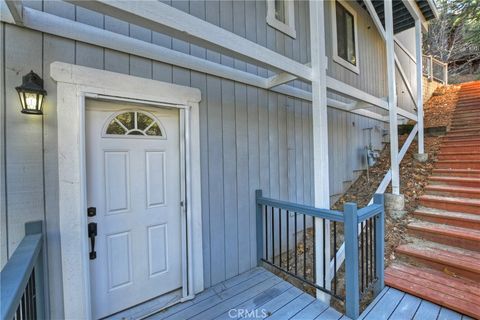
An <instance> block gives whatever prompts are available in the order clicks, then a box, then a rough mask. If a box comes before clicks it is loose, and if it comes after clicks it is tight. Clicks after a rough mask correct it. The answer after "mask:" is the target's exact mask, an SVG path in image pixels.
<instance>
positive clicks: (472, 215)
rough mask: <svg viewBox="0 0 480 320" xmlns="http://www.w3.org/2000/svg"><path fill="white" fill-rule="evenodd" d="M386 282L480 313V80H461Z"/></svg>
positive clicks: (476, 315) (460, 309)
mask: <svg viewBox="0 0 480 320" xmlns="http://www.w3.org/2000/svg"><path fill="white" fill-rule="evenodd" d="M419 204H420V206H419V207H418V208H417V210H416V211H415V212H414V217H415V218H416V220H415V222H412V223H410V224H409V225H408V226H407V229H408V233H409V239H410V241H409V243H407V244H404V245H400V246H399V247H397V248H396V254H397V256H398V260H397V261H396V262H395V263H393V264H392V265H391V266H390V267H388V268H387V270H386V271H385V282H386V284H387V285H389V286H391V287H394V288H397V289H399V290H402V291H405V292H408V293H410V294H412V295H416V296H418V297H420V298H423V299H425V300H429V301H432V302H434V303H436V304H439V305H442V306H444V307H447V308H450V309H453V310H455V311H458V312H460V313H462V314H465V315H467V316H470V317H473V318H476V319H480V81H477V82H471V83H467V84H464V85H462V88H461V90H460V92H459V100H458V102H457V107H456V109H455V111H454V114H453V118H452V121H451V128H450V131H449V132H448V133H447V135H446V136H445V137H443V141H442V144H441V147H440V153H439V156H438V161H437V162H436V164H435V169H434V170H433V174H432V176H431V177H430V180H429V185H428V186H427V187H426V189H425V195H423V196H421V197H420V198H419Z"/></svg>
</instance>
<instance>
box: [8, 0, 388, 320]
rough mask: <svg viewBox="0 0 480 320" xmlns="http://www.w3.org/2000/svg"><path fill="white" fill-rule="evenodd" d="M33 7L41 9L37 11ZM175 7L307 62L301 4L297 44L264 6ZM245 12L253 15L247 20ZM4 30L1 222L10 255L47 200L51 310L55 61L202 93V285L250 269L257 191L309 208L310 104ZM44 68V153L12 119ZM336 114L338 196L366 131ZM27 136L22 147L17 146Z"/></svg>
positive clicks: (89, 18) (56, 283) (100, 22)
mask: <svg viewBox="0 0 480 320" xmlns="http://www.w3.org/2000/svg"><path fill="white" fill-rule="evenodd" d="M166 2H167V3H170V1H166ZM187 4H188V5H187ZM33 5H35V6H36V8H37V9H39V8H40V9H41V6H40V7H39V6H38V4H33ZM57 5H59V6H57ZM174 6H176V7H178V8H180V9H181V10H184V11H186V12H190V13H191V14H192V15H195V16H197V17H199V18H201V19H205V20H206V21H209V22H211V23H214V24H217V25H222V27H223V26H225V28H228V29H229V30H231V31H232V32H235V33H237V34H239V35H241V36H244V37H246V38H247V39H249V40H252V41H255V42H257V43H259V44H261V45H264V46H266V47H268V48H270V49H272V50H275V51H278V52H281V53H282V54H285V55H287V56H290V55H292V57H294V59H295V60H298V61H301V62H303V63H306V62H308V60H309V34H308V28H307V26H308V3H307V2H304V1H297V2H296V3H295V8H296V13H295V14H296V17H298V18H297V19H296V23H297V34H298V36H297V39H295V40H292V39H290V38H288V37H286V36H285V35H283V34H282V33H280V32H278V31H276V30H275V29H273V28H271V27H269V26H267V25H266V23H265V16H266V7H265V1H256V2H252V1H245V2H231V1H230V2H226V3H224V2H223V1H222V2H218V1H205V2H204V1H191V2H189V3H187V2H180V3H175V4H174ZM43 7H44V10H45V11H47V12H50V13H54V14H57V15H59V16H63V17H66V18H69V19H77V20H78V21H82V22H84V23H88V24H91V25H95V26H96V27H102V28H105V29H107V30H110V31H115V32H118V33H121V34H125V35H129V36H131V37H134V38H138V39H141V40H144V41H148V42H152V43H155V44H158V45H162V46H165V47H167V48H173V49H175V50H178V51H181V52H185V53H189V54H191V55H194V56H197V57H201V58H205V59H208V60H211V61H215V62H218V63H224V64H226V65H230V66H235V67H236V68H239V69H241V70H247V71H249V72H253V73H257V74H259V75H261V76H267V74H268V72H267V70H266V69H264V68H257V67H255V66H253V65H251V64H245V63H243V62H241V61H238V60H233V59H231V58H229V57H225V56H220V55H219V54H217V53H215V52H213V51H210V50H205V49H203V48H200V47H198V46H194V45H190V44H188V43H186V42H181V41H177V40H174V39H172V38H171V37H169V36H167V35H163V34H160V33H156V32H151V31H149V30H146V29H144V28H140V27H138V26H133V25H129V24H128V23H126V22H124V21H120V20H118V19H115V18H111V17H108V16H105V17H104V16H101V15H98V14H96V13H94V12H91V11H88V10H78V9H79V8H75V7H74V6H72V5H70V4H66V3H61V4H60V3H58V4H55V5H53V4H52V3H50V2H45V3H44V6H43ZM224 10H225V12H227V13H228V15H226V16H223V15H222V18H221V16H220V12H221V11H222V12H223V11H224ZM75 11H77V14H75ZM253 11H255V13H254V14H250V13H251V12H253ZM225 17H230V19H225ZM302 17H303V18H302ZM2 28H3V25H2ZM4 28H5V29H6V31H7V30H8V31H7V32H6V33H7V39H4V40H3V42H2V43H3V44H4V43H5V41H8V46H7V47H6V53H7V56H6V57H5V58H6V59H5V60H6V63H7V66H6V68H4V70H2V72H3V73H4V74H5V75H6V76H7V79H6V83H5V85H4V86H2V88H3V90H6V95H5V96H6V99H7V104H6V105H5V106H4V107H3V109H2V110H4V112H5V118H6V122H7V127H6V132H7V135H6V140H7V141H6V160H7V164H6V169H7V172H6V176H7V179H8V180H7V184H8V187H9V188H8V190H7V191H8V193H7V194H6V195H7V197H8V198H7V199H6V200H7V201H6V202H7V203H8V210H7V211H6V212H8V218H9V224H8V231H9V234H14V237H13V238H14V239H11V241H10V243H9V244H8V247H9V250H10V252H12V250H13V249H14V247H15V243H16V242H15V241H17V242H18V240H19V239H21V234H22V232H23V231H20V232H18V230H23V223H24V222H26V221H30V220H36V219H38V218H40V219H42V218H43V215H44V212H43V206H44V204H43V201H45V207H46V209H47V210H46V219H47V221H46V230H47V238H48V246H47V247H48V250H49V252H48V263H49V274H50V295H51V297H52V300H55V301H61V299H62V291H61V290H62V284H61V278H60V277H58V274H60V273H61V256H60V250H59V248H60V239H59V234H58V224H59V217H58V208H57V206H58V173H57V169H56V166H57V136H56V121H57V120H56V113H55V100H56V92H55V88H56V85H55V83H54V82H53V81H52V80H51V79H50V78H49V65H50V63H51V62H53V61H64V62H68V63H76V64H79V65H84V66H88V67H94V68H99V69H105V70H109V71H114V72H119V73H124V74H131V75H136V76H140V77H144V78H151V79H155V80H160V81H166V82H172V83H177V84H181V85H186V86H192V87H196V88H199V89H200V90H201V91H202V101H201V103H200V144H201V146H200V148H201V168H202V170H201V179H202V211H203V217H202V221H203V226H202V228H203V229H202V230H203V255H204V279H205V285H206V287H209V286H211V285H213V284H216V283H219V282H221V281H222V280H224V279H226V278H229V277H231V276H234V275H236V274H238V273H239V272H242V271H244V270H247V269H248V268H250V267H252V266H254V265H255V264H256V252H255V250H256V247H255V236H256V235H255V204H254V190H255V189H257V188H259V187H260V188H261V189H263V191H264V194H265V195H266V196H272V197H274V198H281V199H284V200H291V201H296V202H299V203H305V204H313V199H314V193H313V163H312V159H313V147H312V145H313V140H312V118H311V117H312V114H311V104H310V103H309V102H306V101H302V100H299V99H294V98H290V97H285V96H283V95H280V94H277V93H274V92H270V91H267V90H263V89H258V88H254V87H251V86H247V85H243V84H239V83H235V82H233V81H230V80H225V79H220V78H218V77H214V76H209V75H205V74H203V73H198V72H193V71H189V70H186V69H183V68H180V67H175V66H171V65H168V64H165V63H162V62H158V61H151V60H148V59H144V58H141V57H137V56H132V55H128V54H126V53H121V52H116V51H114V50H110V49H104V48H100V47H97V46H93V45H89V44H85V43H81V42H76V41H72V40H68V39H63V38H58V37H54V36H50V35H43V36H42V34H41V33H38V32H35V31H30V30H26V29H21V28H17V27H13V26H10V25H7V26H5V27H4ZM42 37H43V39H42ZM9 39H10V40H9ZM13 39H15V41H14V40H13ZM31 48H37V49H38V48H42V52H43V60H42V56H41V55H39V54H38V50H37V51H35V50H30V49H31ZM379 51H381V50H380V49H379ZM25 61H26V62H27V63H25ZM42 67H43V70H44V71H43V73H42V76H43V78H44V79H45V81H46V82H45V85H46V88H47V90H48V92H49V95H48V97H47V100H46V105H45V108H46V109H45V116H44V119H43V126H44V132H43V135H44V136H43V137H44V143H45V148H44V152H45V154H44V155H42V142H41V137H42V120H39V119H40V118H34V117H29V116H26V115H21V114H20V112H19V110H18V102H17V100H18V98H17V95H16V92H15V90H14V87H15V86H17V85H18V84H20V82H21V79H20V77H21V75H23V74H24V73H26V72H28V71H29V70H30V69H31V68H33V69H34V70H35V71H37V70H40V71H39V72H41V70H42ZM26 69H28V70H26ZM294 84H295V85H296V86H298V87H301V88H304V89H308V88H309V85H308V84H306V83H304V82H301V81H296V82H294ZM339 112H340V111H337V110H333V109H330V110H329V118H332V119H334V120H332V121H335V122H329V134H330V135H331V137H329V140H330V141H329V142H330V151H329V153H330V166H331V168H332V170H331V190H332V191H333V190H337V191H343V190H344V189H343V186H342V182H343V180H344V179H345V178H348V177H351V176H353V175H354V174H353V170H355V169H358V168H359V167H361V161H362V159H361V157H359V156H358V155H357V153H358V149H359V148H362V146H363V143H364V141H363V140H362V139H360V138H358V137H359V135H361V134H362V130H361V126H360V123H363V122H364V121H368V120H366V119H365V118H363V117H360V116H357V115H348V116H347V115H339ZM352 118H353V119H356V120H355V122H356V123H357V125H356V126H355V127H352V126H350V125H349V123H350V120H351V119H352ZM27 120H28V121H27ZM362 121H363V122H362ZM26 136H27V137H28V139H23V138H24V137H26ZM352 136H354V137H355V139H356V140H355V141H354V142H352V145H351V146H348V147H345V144H346V142H347V141H348V140H349V137H352ZM352 149H355V150H357V151H355V150H353V151H352ZM352 154H354V156H353V157H352ZM42 156H44V157H45V163H43V162H42ZM350 158H352V159H351V160H350V161H351V162H352V164H348V165H346V164H345V162H344V161H346V159H350ZM346 167H347V170H345V168H346ZM20 169H21V170H20ZM43 175H45V177H43ZM43 180H45V192H44V190H43ZM19 193H21V195H20V194H19ZM44 193H45V197H44ZM2 202H3V201H2ZM38 208H40V210H39V209H38ZM11 217H12V219H10V218H11ZM5 218H6V215H5ZM277 221H278V220H277ZM300 227H301V225H300ZM2 234H3V233H2ZM17 238H19V239H17ZM5 240H6V237H5V236H3V235H2V241H5ZM2 251H3V250H2ZM62 313H63V311H62V309H61V303H56V304H55V305H54V306H53V307H52V309H51V317H52V318H61V317H62V316H61V315H62Z"/></svg>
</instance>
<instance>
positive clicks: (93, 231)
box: [88, 222, 97, 260]
mask: <svg viewBox="0 0 480 320" xmlns="http://www.w3.org/2000/svg"><path fill="white" fill-rule="evenodd" d="M96 236H97V224H96V223H95V222H90V223H89V224H88V237H89V238H90V260H94V259H96V258H97V252H96V251H95V237H96Z"/></svg>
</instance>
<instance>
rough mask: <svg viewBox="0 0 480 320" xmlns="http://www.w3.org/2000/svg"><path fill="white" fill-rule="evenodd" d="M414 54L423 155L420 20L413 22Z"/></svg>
mask: <svg viewBox="0 0 480 320" xmlns="http://www.w3.org/2000/svg"><path fill="white" fill-rule="evenodd" d="M415 54H416V55H417V72H416V76H417V119H418V120H417V125H418V153H420V154H423V153H424V152H425V151H424V149H425V147H424V136H423V130H424V129H423V67H422V63H423V60H422V26H421V22H420V20H415Z"/></svg>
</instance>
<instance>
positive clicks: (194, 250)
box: [50, 62, 203, 319]
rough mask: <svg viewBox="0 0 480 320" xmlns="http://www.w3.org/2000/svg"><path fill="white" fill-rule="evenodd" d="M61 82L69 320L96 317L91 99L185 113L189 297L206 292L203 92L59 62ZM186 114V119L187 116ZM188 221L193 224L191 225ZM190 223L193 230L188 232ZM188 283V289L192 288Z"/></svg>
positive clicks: (55, 71)
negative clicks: (89, 204) (90, 229)
mask: <svg viewBox="0 0 480 320" xmlns="http://www.w3.org/2000/svg"><path fill="white" fill-rule="evenodd" d="M50 75H51V77H52V79H53V80H55V81H56V82H57V121H58V125H57V126H58V174H59V215H60V238H61V253H62V280H63V303H64V312H65V318H67V319H90V318H91V304H90V275H89V259H88V250H89V246H88V238H87V215H86V210H87V208H86V185H87V183H86V167H85V98H86V97H87V96H92V95H103V96H110V97H115V98H119V99H133V100H137V102H140V101H143V102H144V103H149V104H151V105H158V106H162V105H163V106H167V105H168V106H169V107H172V108H179V109H180V116H181V118H183V120H182V121H183V125H182V126H183V128H184V129H183V130H184V132H185V140H184V141H185V142H184V143H185V155H184V157H185V181H186V188H185V198H186V199H187V201H186V203H187V207H186V208H187V210H186V212H184V213H185V214H184V215H182V216H183V218H182V223H184V224H183V226H182V229H183V230H185V237H184V238H186V242H185V244H186V243H187V242H188V244H189V245H188V246H187V245H185V247H184V250H183V252H182V253H183V254H184V257H188V259H184V260H186V261H188V265H186V266H185V268H186V270H185V269H184V270H183V273H184V277H183V281H184V286H183V292H184V297H183V299H189V298H191V297H193V295H194V294H195V293H198V292H200V291H202V290H203V255H202V218H201V217H202V215H201V189H200V188H201V183H200V127H199V110H198V108H199V107H198V103H199V102H200V99H201V94H200V90H198V89H195V88H190V87H185V86H179V85H175V84H170V83H165V82H160V81H155V80H149V79H144V78H139V77H133V76H129V75H125V74H120V73H114V72H110V71H104V70H98V69H93V68H87V67H82V66H77V65H73V64H67V63H62V62H53V63H52V64H51V65H50ZM182 115H183V117H182ZM186 221H190V222H191V223H188V224H185V222H186ZM185 225H186V226H187V227H188V228H185ZM187 284H188V286H187Z"/></svg>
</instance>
